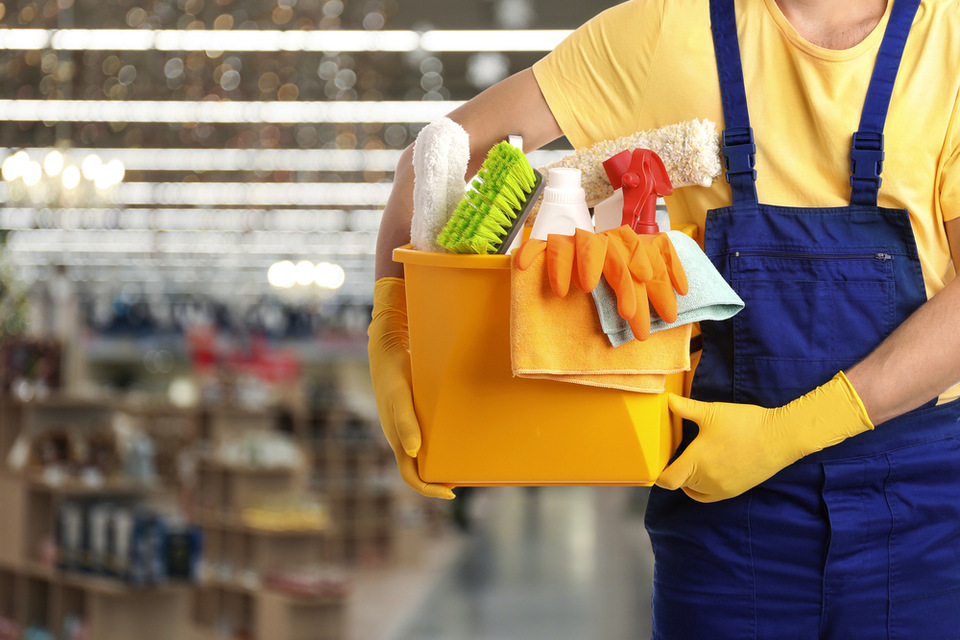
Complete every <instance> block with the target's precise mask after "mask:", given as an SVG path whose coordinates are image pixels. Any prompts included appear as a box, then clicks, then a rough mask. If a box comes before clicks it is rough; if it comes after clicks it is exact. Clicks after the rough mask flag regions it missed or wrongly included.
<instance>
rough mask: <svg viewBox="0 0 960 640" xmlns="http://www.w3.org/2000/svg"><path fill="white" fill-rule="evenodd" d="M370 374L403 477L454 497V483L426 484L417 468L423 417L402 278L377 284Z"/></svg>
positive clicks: (423, 489)
mask: <svg viewBox="0 0 960 640" xmlns="http://www.w3.org/2000/svg"><path fill="white" fill-rule="evenodd" d="M367 335H368V336H369V337H370V342H369V344H368V346H367V351H368V353H369V356H370V375H371V377H372V379H373V394H374V395H375V396H376V398H377V412H378V413H379V414H380V424H381V427H382V428H383V434H384V435H385V436H386V437H387V442H389V443H390V448H391V449H393V455H394V457H395V458H396V459H397V467H399V469H400V475H401V476H402V477H403V480H404V482H406V483H407V484H408V485H410V486H411V487H412V488H413V489H414V490H416V491H417V492H419V493H421V494H423V495H425V496H427V497H429V498H444V499H447V500H451V499H453V498H454V495H453V492H452V491H451V490H450V488H449V487H447V486H444V485H441V484H427V483H426V482H424V481H423V480H421V479H420V475H419V474H418V473H417V463H416V460H415V458H416V457H417V454H418V453H419V452H420V423H419V422H418V421H417V414H416V412H415V411H414V409H413V388H412V379H413V376H412V374H411V372H410V332H409V330H408V328H407V300H406V288H405V286H404V281H403V279H402V278H380V279H379V280H377V282H376V285H374V292H373V320H372V321H371V322H370V329H369V330H368V331H367Z"/></svg>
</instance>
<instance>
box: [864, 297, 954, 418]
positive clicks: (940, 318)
mask: <svg viewBox="0 0 960 640" xmlns="http://www.w3.org/2000/svg"><path fill="white" fill-rule="evenodd" d="M846 373H847V377H848V378H849V380H850V383H851V384H852V385H853V388H854V389H856V390H857V394H858V395H859V396H860V399H861V400H862V401H863V405H864V407H866V409H867V414H868V415H869V416H870V419H871V420H872V421H873V423H874V424H877V425H879V424H880V423H882V422H884V421H886V420H890V419H891V418H895V417H897V416H899V415H901V414H904V413H906V412H908V411H910V410H912V409H915V408H917V407H919V406H921V405H922V404H924V403H925V402H927V401H928V400H930V399H932V398H935V397H937V396H938V395H940V394H941V393H943V392H944V391H945V390H947V389H949V388H950V387H951V386H953V385H954V384H956V383H958V382H960V279H954V280H953V281H952V282H951V283H950V284H949V285H947V286H946V288H944V289H943V290H942V291H940V293H938V294H937V295H935V296H933V297H932V298H931V299H930V300H928V301H927V302H926V303H925V304H924V305H923V306H922V307H920V309H918V310H917V311H916V312H915V313H914V314H913V315H912V316H910V317H909V318H908V319H907V321H906V322H904V323H903V324H902V325H900V327H898V328H897V330H896V331H894V332H893V333H892V334H891V335H890V337H888V338H887V339H886V340H884V341H883V343H882V344H881V345H880V346H879V347H877V349H876V350H875V351H874V352H873V353H871V354H870V355H869V356H867V357H866V358H865V359H864V360H863V361H862V362H860V363H859V364H857V365H856V366H854V367H853V368H851V369H850V370H849V371H847V372H846Z"/></svg>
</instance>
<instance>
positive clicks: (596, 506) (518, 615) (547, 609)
mask: <svg viewBox="0 0 960 640" xmlns="http://www.w3.org/2000/svg"><path fill="white" fill-rule="evenodd" d="M645 501H646V492H645V490H643V489H626V488H585V487H557V488H542V489H521V488H503V489H482V490H478V491H477V492H476V494H475V497H474V499H473V500H472V504H470V509H469V511H470V513H471V514H472V515H473V518H472V522H471V524H472V526H471V529H470V533H469V534H468V536H467V537H466V539H465V540H464V543H463V545H462V551H461V552H460V553H459V554H458V555H456V556H454V558H453V559H452V562H451V563H450V564H449V567H448V569H447V570H446V572H445V573H443V574H441V575H440V576H439V579H438V581H437V583H436V584H435V586H434V588H433V589H432V591H429V592H428V594H427V596H426V598H425V600H424V601H423V603H422V604H421V606H420V607H419V609H417V610H416V611H414V612H412V615H407V616H406V618H407V623H406V624H405V625H404V627H405V628H402V629H400V630H399V631H398V632H397V633H396V634H395V635H394V636H393V640H541V639H543V640H547V639H549V640H588V639H589V640H596V639H599V638H602V639H603V640H635V639H646V638H649V637H650V580H651V574H652V566H653V560H652V556H651V553H650V549H649V541H648V540H647V537H646V534H645V532H644V530H643V523H642V511H643V507H644V504H645ZM408 614H410V612H408Z"/></svg>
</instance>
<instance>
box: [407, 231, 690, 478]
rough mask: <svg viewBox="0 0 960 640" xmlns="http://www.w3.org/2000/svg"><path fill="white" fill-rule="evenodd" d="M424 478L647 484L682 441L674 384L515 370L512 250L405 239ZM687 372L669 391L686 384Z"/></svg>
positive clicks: (672, 381)
mask: <svg viewBox="0 0 960 640" xmlns="http://www.w3.org/2000/svg"><path fill="white" fill-rule="evenodd" d="M393 258H394V260H395V261H397V262H401V263H403V266H404V276H405V279H406V292H407V314H408V320H409V326H410V352H411V364H412V368H413V395H414V404H415V406H416V411H417V417H418V419H419V421H420V427H421V431H422V435H423V446H422V447H421V449H420V454H419V455H418V456H417V463H418V468H419V473H420V478H421V479H423V480H424V481H426V482H437V483H448V484H452V485H456V486H469V485H476V486H486V485H565V484H575V485H649V484H652V483H653V481H654V480H655V479H656V478H657V476H658V475H659V474H660V471H662V470H663V468H664V467H665V466H666V464H667V462H668V461H669V459H670V456H671V455H672V454H673V452H674V451H675V450H676V448H677V446H678V444H679V442H680V423H679V420H672V419H671V416H670V413H669V410H668V409H667V403H666V397H667V396H666V394H646V393H632V392H626V391H619V390H614V389H601V388H596V387H589V386H582V385H577V384H570V383H565V382H556V381H552V380H536V379H527V378H515V377H513V374H512V370H511V364H510V257H509V256H477V255H454V254H445V253H432V252H423V251H414V250H412V249H410V248H409V245H408V246H407V247H404V248H400V249H396V250H395V251H394V253H393ZM683 379H684V376H683V374H675V375H671V376H668V377H667V383H666V390H667V391H671V392H674V393H683V391H684V389H683Z"/></svg>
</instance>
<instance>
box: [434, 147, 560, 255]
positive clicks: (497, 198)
mask: <svg viewBox="0 0 960 640" xmlns="http://www.w3.org/2000/svg"><path fill="white" fill-rule="evenodd" d="M543 187H544V179H543V174H541V173H540V172H539V171H537V170H535V169H534V168H533V167H531V166H530V163H529V162H528V161H527V157H526V156H525V155H524V154H523V151H521V150H520V149H518V148H517V147H515V146H514V145H512V144H510V143H509V142H501V143H499V144H497V145H496V146H494V147H493V148H492V149H490V152H489V153H488V154H487V158H486V159H485V160H484V161H483V165H482V166H481V167H480V171H479V172H478V173H477V177H476V178H475V179H474V180H473V182H472V183H471V185H470V190H469V191H468V192H467V194H466V195H465V196H464V197H463V199H462V200H461V201H460V204H459V205H457V209H456V211H454V213H453V216H452V217H451V218H450V220H449V221H448V222H447V225H446V226H445V227H444V228H443V231H441V232H440V235H439V236H437V244H439V245H440V246H442V247H444V248H445V249H448V250H449V251H452V252H454V253H480V254H501V255H502V254H505V253H507V252H508V251H509V250H510V247H511V245H512V244H513V240H514V239H515V238H516V237H517V235H518V234H519V233H520V232H521V230H522V229H523V223H524V221H525V220H526V219H527V216H528V215H529V214H530V211H531V209H532V208H533V205H534V204H535V203H536V202H537V200H538V199H539V198H540V193H541V192H542V191H543Z"/></svg>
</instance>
